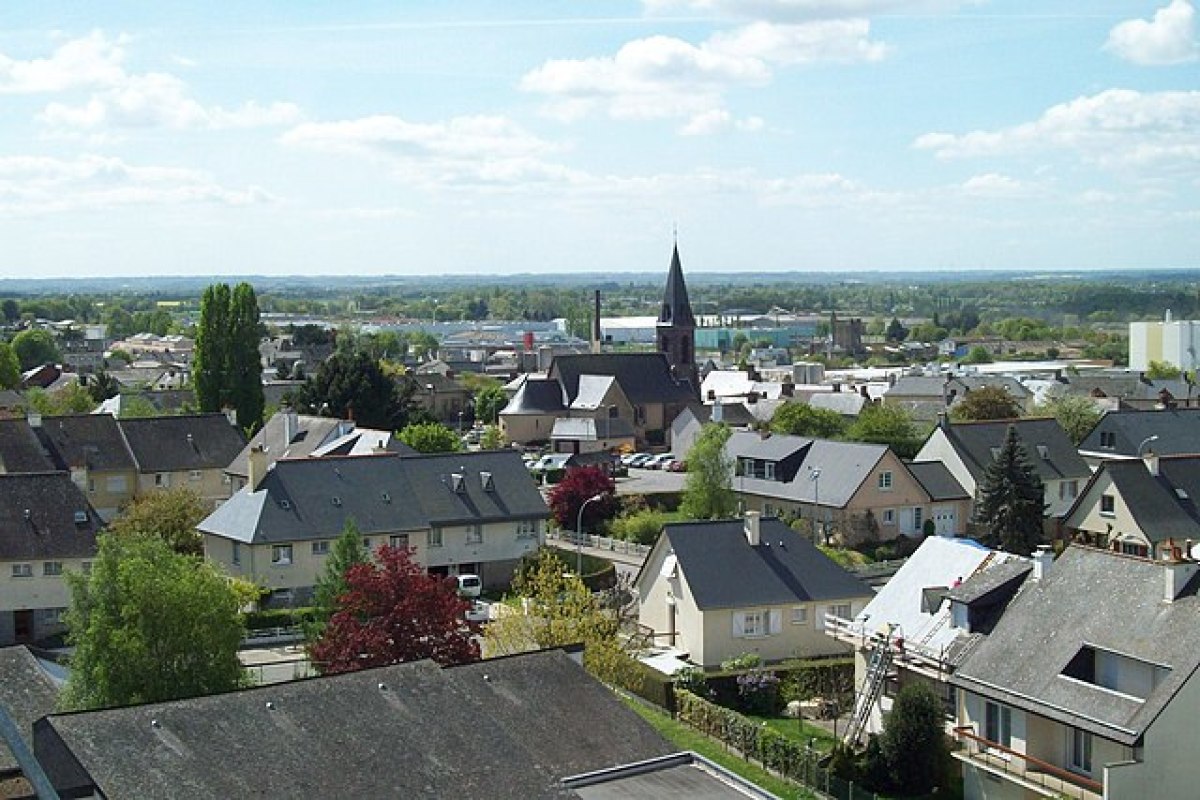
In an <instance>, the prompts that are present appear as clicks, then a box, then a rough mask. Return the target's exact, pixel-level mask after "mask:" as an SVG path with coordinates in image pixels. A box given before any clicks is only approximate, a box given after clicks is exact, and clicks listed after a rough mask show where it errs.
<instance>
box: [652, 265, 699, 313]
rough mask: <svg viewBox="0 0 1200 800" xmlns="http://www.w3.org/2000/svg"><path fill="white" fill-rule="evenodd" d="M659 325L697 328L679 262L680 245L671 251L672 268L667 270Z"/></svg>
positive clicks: (681, 266)
mask: <svg viewBox="0 0 1200 800" xmlns="http://www.w3.org/2000/svg"><path fill="white" fill-rule="evenodd" d="M658 324H659V325H671V326H675V327H691V328H694V327H696V318H695V316H693V314H692V304H691V302H690V301H689V300H688V290H687V284H686V283H685V282H684V280H683V265H682V264H681V263H680V261H679V245H675V247H674V249H672V251H671V267H670V268H669V269H668V270H667V285H666V286H665V287H664V288H663V301H662V308H661V309H660V310H659V312H658Z"/></svg>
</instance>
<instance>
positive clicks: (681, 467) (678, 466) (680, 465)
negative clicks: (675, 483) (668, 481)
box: [663, 458, 687, 472]
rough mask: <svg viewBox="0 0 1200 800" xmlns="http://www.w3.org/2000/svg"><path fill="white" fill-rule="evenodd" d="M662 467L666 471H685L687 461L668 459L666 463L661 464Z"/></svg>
mask: <svg viewBox="0 0 1200 800" xmlns="http://www.w3.org/2000/svg"><path fill="white" fill-rule="evenodd" d="M663 469H665V470H666V471H667V472H687V462H686V461H680V460H679V459H678V458H677V459H675V460H674V461H668V462H667V463H666V465H664V466H663Z"/></svg>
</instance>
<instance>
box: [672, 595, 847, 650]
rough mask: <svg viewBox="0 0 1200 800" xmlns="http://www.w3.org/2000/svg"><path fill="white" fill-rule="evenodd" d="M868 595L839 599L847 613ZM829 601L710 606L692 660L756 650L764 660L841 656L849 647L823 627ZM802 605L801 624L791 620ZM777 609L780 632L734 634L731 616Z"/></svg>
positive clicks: (830, 603) (705, 614)
mask: <svg viewBox="0 0 1200 800" xmlns="http://www.w3.org/2000/svg"><path fill="white" fill-rule="evenodd" d="M868 601H869V598H866V597H862V598H853V599H847V600H843V601H840V602H841V603H849V604H850V606H851V612H850V613H851V616H854V615H856V614H858V612H859V611H861V610H862V608H863V606H865V605H866V604H867V602H868ZM832 604H833V603H832V602H831V601H825V602H821V603H794V604H788V605H786V606H782V605H780V606H748V607H745V608H739V609H711V610H709V611H706V612H705V613H704V615H703V616H704V641H703V646H702V649H701V650H700V651H699V652H696V651H694V650H693V651H691V653H692V660H694V661H696V660H699V661H700V663H702V664H703V665H704V666H705V667H716V666H719V665H720V664H721V662H722V661H728V660H729V659H731V658H734V657H736V656H739V655H741V654H742V653H757V654H758V655H759V656H760V657H761V658H762V659H763V660H764V661H783V660H785V659H789V658H810V657H813V656H826V655H842V654H849V653H850V649H851V648H850V646H849V645H847V644H843V643H842V642H839V641H837V640H835V639H833V638H831V637H829V636H826V635H825V634H824V633H823V632H822V631H823V630H824V615H825V613H827V612H828V611H829V606H830V605H832ZM794 607H804V608H805V609H806V611H807V615H806V621H805V622H804V623H793V622H792V621H791V616H792V609H793V608H794ZM772 610H774V611H779V612H780V614H781V616H782V625H781V631H780V632H779V633H777V634H768V635H763V636H751V637H746V636H735V635H734V633H733V618H734V615H735V614H744V613H746V612H753V611H761V612H764V613H765V612H770V611H772Z"/></svg>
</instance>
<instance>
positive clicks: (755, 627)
mask: <svg viewBox="0 0 1200 800" xmlns="http://www.w3.org/2000/svg"><path fill="white" fill-rule="evenodd" d="M736 616H737V615H736V614H735V615H734V617H735V618H736ZM741 617H742V633H741V635H742V636H762V635H763V634H764V633H766V627H765V626H764V624H763V614H762V612H761V611H754V612H751V613H749V614H742V615H741Z"/></svg>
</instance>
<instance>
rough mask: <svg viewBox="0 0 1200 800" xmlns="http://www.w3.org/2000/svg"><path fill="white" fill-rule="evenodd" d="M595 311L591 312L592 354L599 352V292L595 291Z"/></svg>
mask: <svg viewBox="0 0 1200 800" xmlns="http://www.w3.org/2000/svg"><path fill="white" fill-rule="evenodd" d="M594 305H595V309H594V311H593V312H592V352H593V353H599V352H600V290H599V289H597V290H596V295H595V301H594Z"/></svg>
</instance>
